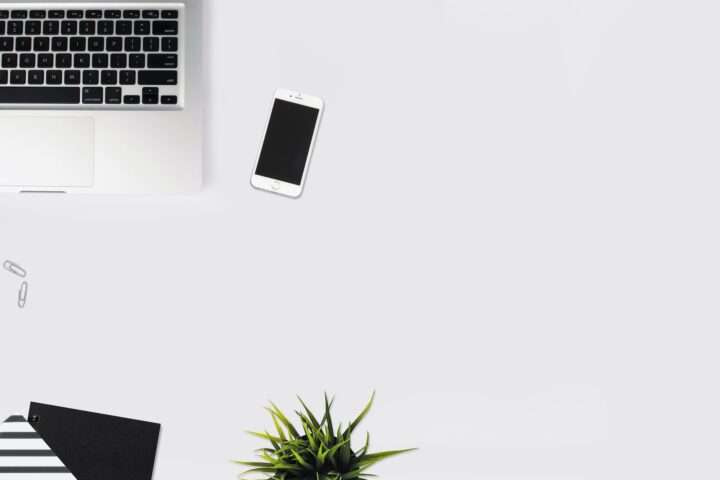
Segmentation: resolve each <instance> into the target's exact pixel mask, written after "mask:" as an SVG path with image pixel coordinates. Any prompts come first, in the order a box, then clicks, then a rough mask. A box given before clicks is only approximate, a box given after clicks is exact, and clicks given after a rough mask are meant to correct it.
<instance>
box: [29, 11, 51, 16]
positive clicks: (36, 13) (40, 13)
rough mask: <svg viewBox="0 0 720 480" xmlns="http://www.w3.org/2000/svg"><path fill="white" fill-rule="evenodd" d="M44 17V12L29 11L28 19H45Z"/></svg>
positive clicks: (45, 13)
mask: <svg viewBox="0 0 720 480" xmlns="http://www.w3.org/2000/svg"><path fill="white" fill-rule="evenodd" d="M46 15H47V12H46V11H45V10H30V18H45V16H46Z"/></svg>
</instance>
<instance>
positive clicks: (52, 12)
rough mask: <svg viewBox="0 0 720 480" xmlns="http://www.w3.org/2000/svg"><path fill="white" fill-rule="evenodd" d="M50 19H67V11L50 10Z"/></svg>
mask: <svg viewBox="0 0 720 480" xmlns="http://www.w3.org/2000/svg"><path fill="white" fill-rule="evenodd" d="M48 18H65V10H50V11H49V12H48Z"/></svg>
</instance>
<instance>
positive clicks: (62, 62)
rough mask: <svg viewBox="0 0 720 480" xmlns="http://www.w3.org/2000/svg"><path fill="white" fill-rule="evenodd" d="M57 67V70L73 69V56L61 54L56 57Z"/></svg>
mask: <svg viewBox="0 0 720 480" xmlns="http://www.w3.org/2000/svg"><path fill="white" fill-rule="evenodd" d="M55 66H56V67H57V68H72V55H70V54H69V53H59V54H57V55H56V56H55Z"/></svg>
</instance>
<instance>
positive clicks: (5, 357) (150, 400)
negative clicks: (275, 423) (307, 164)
mask: <svg viewBox="0 0 720 480" xmlns="http://www.w3.org/2000/svg"><path fill="white" fill-rule="evenodd" d="M718 14H720V7H718V5H717V3H716V2H710V1H691V2H684V3H683V4H682V5H681V4H680V3H676V2H657V1H650V0H643V1H640V0H604V1H599V0H598V1H589V2H568V1H559V0H557V1H543V2H538V1H531V0H525V1H523V0H511V1H507V0H504V1H482V0H444V1H440V0H437V1H427V0H426V1H410V0H395V1H387V0H382V1H381V0H365V1H362V2H359V1H358V2H342V1H337V0H322V1H321V0H307V1H304V2H302V5H300V4H299V3H298V2H295V1H291V0H284V1H279V0H273V1H267V0H265V1H252V2H247V1H243V2H235V1H226V0H217V1H214V2H208V5H207V19H206V20H207V26H208V32H207V33H208V41H207V52H208V56H207V72H208V75H207V95H208V106H207V136H206V140H207V146H206V177H207V178H206V182H205V188H204V190H203V191H202V192H201V193H199V194H197V195H192V196H178V197H164V196H157V197H115V196H108V197H96V196H95V197H85V196H67V197H55V196H53V197H37V196H4V197H2V201H0V220H1V221H2V224H1V225H2V227H1V230H2V234H1V235H0V257H2V258H3V259H4V258H12V259H16V260H17V261H18V262H20V263H22V264H23V265H24V266H26V267H27V269H28V270H29V271H30V277H29V280H30V296H29V299H28V307H27V309H26V310H25V311H22V312H20V311H18V309H17V308H14V307H13V305H14V298H15V295H16V287H17V285H16V283H17V282H16V281H15V280H14V279H13V278H12V277H10V276H8V275H5V274H3V275H2V276H0V323H1V325H0V328H1V329H2V330H1V333H0V335H1V336H2V347H1V348H0V360H1V361H2V365H3V368H2V369H1V370H0V375H1V376H2V395H0V412H7V414H8V415H9V414H10V413H12V412H15V411H18V412H26V411H27V405H28V403H29V402H30V401H31V400H34V401H41V402H46V403H54V404H59V405H64V406H71V407H76V408H82V409H88V410H94V411H100V412H106V413H112V414H116V415H122V416H128V417H135V418H141V419H147V420H154V421H159V422H162V424H163V437H162V442H161V447H160V452H159V457H158V464H157V470H156V477H155V478H156V480H170V479H176V480H185V479H188V480H190V479H198V478H203V479H210V480H221V479H232V478H234V475H235V474H236V473H238V472H239V471H240V470H241V469H240V468H239V467H237V466H235V465H233V464H231V463H229V460H231V459H235V458H242V459H252V450H253V449H255V448H259V447H260V446H261V445H260V443H259V442H257V441H256V440H255V439H254V438H252V437H250V436H248V435H246V434H245V433H243V432H244V430H248V429H264V428H269V427H270V425H271V423H270V420H269V417H267V415H266V413H265V412H264V411H263V410H262V406H263V405H265V404H266V402H267V400H268V399H273V400H274V401H276V402H277V403H279V405H280V406H282V407H285V408H286V409H288V410H292V409H293V408H295V406H296V401H295V397H294V396H295V394H296V393H299V394H301V395H303V396H304V397H306V399H307V400H308V401H309V402H310V403H311V404H312V405H314V406H318V407H319V405H320V401H321V395H322V392H323V390H327V391H328V392H331V393H335V394H337V397H338V399H337V402H338V403H337V407H338V408H337V410H336V413H337V415H338V417H339V418H341V419H349V417H350V416H351V415H353V414H355V413H356V412H357V411H359V410H360V409H361V407H362V406H363V404H364V402H365V400H366V399H367V398H368V397H369V395H370V393H371V392H372V390H373V389H377V391H378V398H377V404H376V408H375V409H374V411H373V412H372V414H371V415H370V416H369V417H368V419H367V422H366V427H367V428H368V429H369V430H370V431H371V432H372V434H373V437H372V440H373V444H374V447H375V448H376V449H386V448H403V447H415V446H417V447H420V448H421V450H420V451H419V452H418V453H414V454H411V455H407V456H405V457H402V458H397V459H393V460H389V461H387V462H386V463H383V464H379V465H378V467H377V468H376V469H375V472H376V473H379V474H380V475H381V478H384V479H388V480H410V479H412V480H417V479H427V480H430V479H437V478H474V479H608V478H613V479H628V480H636V479H638V478H653V479H677V478H693V479H698V480H700V479H710V478H717V477H718V476H720V466H719V465H718V462H717V452H718V449H719V448H720V440H719V438H720V437H719V436H718V434H717V432H718V430H719V429H720V410H719V409H718V404H719V402H720V388H719V387H718V382H717V365H718V361H719V360H720V354H719V353H718V349H717V340H718V333H720V332H719V330H718V327H717V322H718V315H719V314H720V306H719V304H718V293H717V292H718V287H719V286H720V280H719V279H720V274H719V273H718V272H719V271H720V253H719V252H720V249H719V248H718V245H719V244H720V238H719V237H720V230H719V229H718V222H717V218H718V213H717V212H718V205H719V204H720V203H719V202H720V189H718V174H720V169H719V167H718V165H719V163H718V154H719V153H720V148H719V147H718V142H717V131H718V127H720V114H719V113H718V112H719V111H720V88H719V87H718V85H720V62H718V45H720V29H718V22H717V19H718ZM280 86H285V87H288V88H294V89H299V90H302V91H304V92H307V93H310V94H315V95H319V96H322V97H324V98H325V100H326V102H327V111H326V115H325V119H324V124H323V127H322V131H321V134H320V138H319V142H318V145H317V150H316V155H315V158H314V161H313V165H312V169H311V172H310V176H309V183H308V186H307V190H306V193H305V196H304V197H303V198H302V199H301V200H299V201H292V200H287V199H284V198H281V197H276V196H273V195H270V194H265V193H261V192H258V191H255V190H253V189H251V187H250V186H249V176H250V170H251V165H252V163H253V160H254V156H255V154H256V152H257V148H258V145H259V141H260V136H261V133H262V128H263V124H264V121H265V118H266V114H267V111H268V108H269V106H270V101H271V96H272V93H273V90H274V89H275V88H276V87H280Z"/></svg>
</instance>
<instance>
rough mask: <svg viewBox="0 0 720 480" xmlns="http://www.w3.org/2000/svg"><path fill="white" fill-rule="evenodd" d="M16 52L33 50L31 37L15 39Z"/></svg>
mask: <svg viewBox="0 0 720 480" xmlns="http://www.w3.org/2000/svg"><path fill="white" fill-rule="evenodd" d="M15 50H17V51H18V52H29V51H30V50H32V40H31V39H30V37H17V38H16V39H15Z"/></svg>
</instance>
